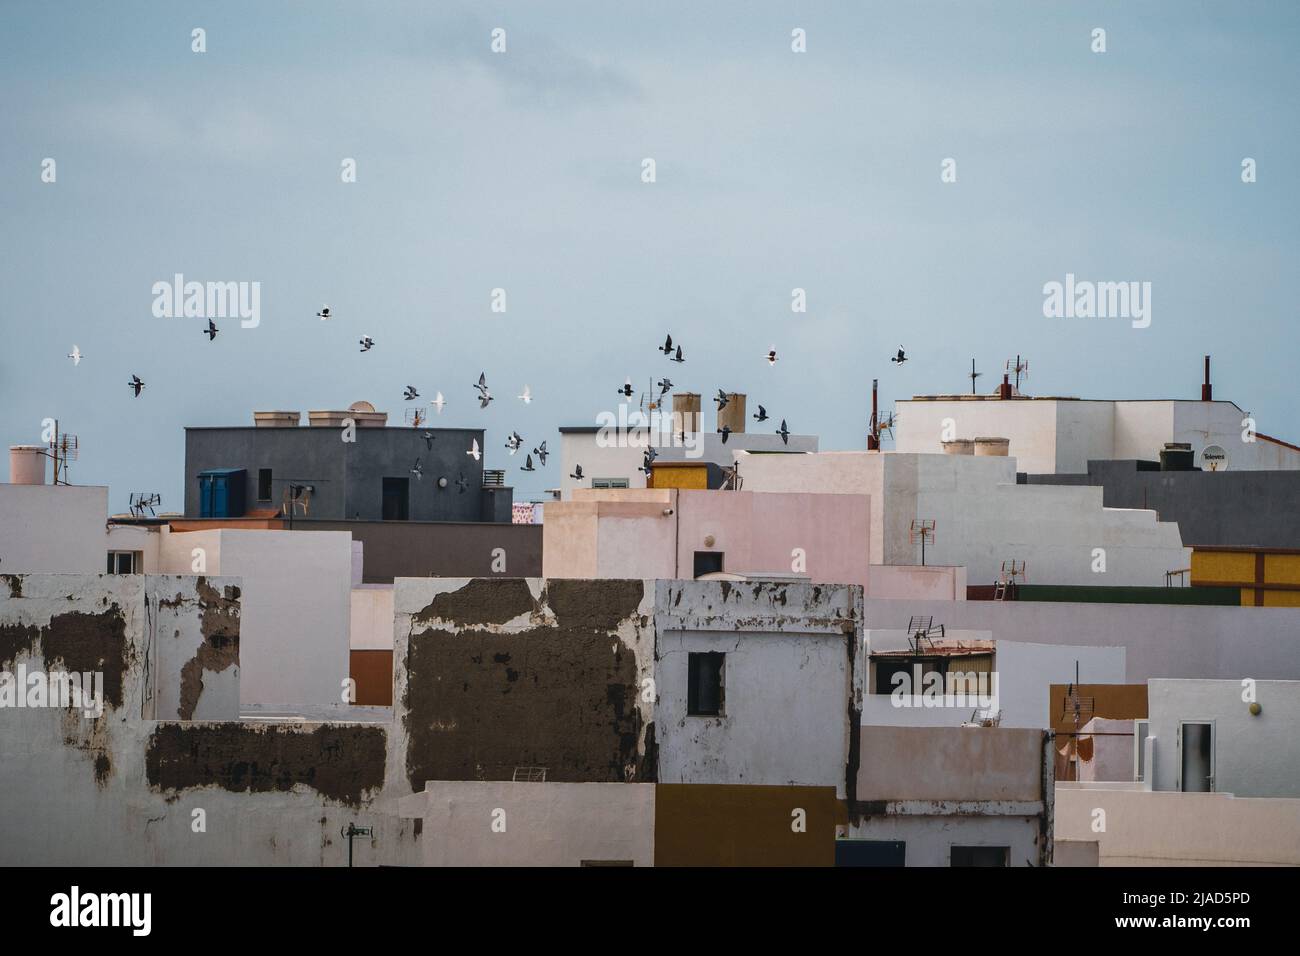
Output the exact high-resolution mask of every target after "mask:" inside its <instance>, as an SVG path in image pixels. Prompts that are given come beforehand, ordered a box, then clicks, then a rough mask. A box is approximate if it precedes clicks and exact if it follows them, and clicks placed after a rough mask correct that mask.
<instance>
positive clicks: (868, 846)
mask: <svg viewBox="0 0 1300 956" xmlns="http://www.w3.org/2000/svg"><path fill="white" fill-rule="evenodd" d="M906 863H907V844H906V843H904V842H903V841H902V840H836V841H835V865H836V866H905V865H906Z"/></svg>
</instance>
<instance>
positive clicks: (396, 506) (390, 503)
mask: <svg viewBox="0 0 1300 956" xmlns="http://www.w3.org/2000/svg"><path fill="white" fill-rule="evenodd" d="M410 512H411V493H410V481H409V480H408V479H406V478H385V479H384V510H383V513H382V517H383V519H384V520H385V521H406V520H407V519H408V518H409V517H410Z"/></svg>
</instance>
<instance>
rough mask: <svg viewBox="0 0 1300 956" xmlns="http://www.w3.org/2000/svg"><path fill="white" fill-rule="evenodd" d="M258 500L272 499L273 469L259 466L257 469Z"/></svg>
mask: <svg viewBox="0 0 1300 956" xmlns="http://www.w3.org/2000/svg"><path fill="white" fill-rule="evenodd" d="M257 500H258V501H270V500H271V469H270V468H259V469H258V470H257Z"/></svg>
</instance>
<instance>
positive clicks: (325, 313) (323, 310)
mask: <svg viewBox="0 0 1300 956" xmlns="http://www.w3.org/2000/svg"><path fill="white" fill-rule="evenodd" d="M316 315H317V316H318V317H319V318H320V320H321V321H322V322H324V321H325V320H326V319H328V318H329V317H330V307H329V306H328V305H322V306H321V307H320V311H319V312H317V313H316Z"/></svg>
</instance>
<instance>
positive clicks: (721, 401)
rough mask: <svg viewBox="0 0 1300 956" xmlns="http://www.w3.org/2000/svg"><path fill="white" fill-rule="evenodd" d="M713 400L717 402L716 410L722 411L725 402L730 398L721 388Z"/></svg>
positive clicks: (725, 405)
mask: <svg viewBox="0 0 1300 956" xmlns="http://www.w3.org/2000/svg"><path fill="white" fill-rule="evenodd" d="M713 400H714V401H715V402H717V403H718V411H722V410H723V409H724V408H726V407H727V403H728V402H729V401H731V399H729V398H727V393H726V392H724V391H723V390H722V389H718V394H717V396H716V397H715V398H714V399H713Z"/></svg>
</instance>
